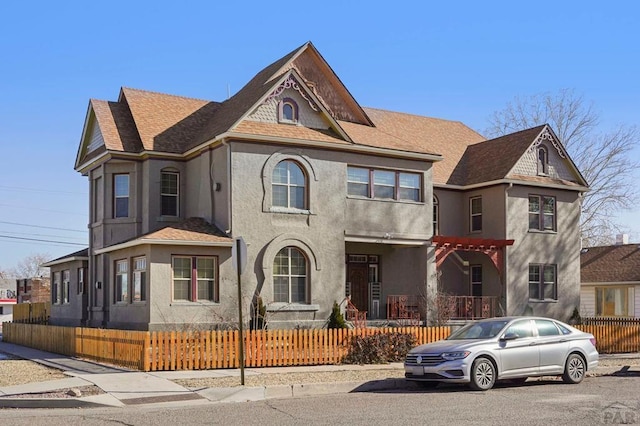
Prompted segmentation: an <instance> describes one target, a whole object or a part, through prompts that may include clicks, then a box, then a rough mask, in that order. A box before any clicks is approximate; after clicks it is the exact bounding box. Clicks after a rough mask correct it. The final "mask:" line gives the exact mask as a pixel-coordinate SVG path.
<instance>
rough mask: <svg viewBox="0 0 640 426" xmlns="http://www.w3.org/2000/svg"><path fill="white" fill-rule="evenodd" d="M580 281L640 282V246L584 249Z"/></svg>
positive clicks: (581, 255) (624, 245)
mask: <svg viewBox="0 0 640 426" xmlns="http://www.w3.org/2000/svg"><path fill="white" fill-rule="evenodd" d="M580 281H581V282H583V283H621V282H640V244H623V245H615V246H603V247H590V248H588V249H583V250H582V252H581V254H580Z"/></svg>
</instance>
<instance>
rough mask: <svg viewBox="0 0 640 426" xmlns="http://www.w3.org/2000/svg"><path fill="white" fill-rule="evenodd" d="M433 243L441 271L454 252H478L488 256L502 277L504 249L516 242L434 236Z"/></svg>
mask: <svg viewBox="0 0 640 426" xmlns="http://www.w3.org/2000/svg"><path fill="white" fill-rule="evenodd" d="M432 241H433V244H435V245H436V268H438V269H439V268H440V266H442V263H443V262H444V260H445V259H446V258H447V256H449V255H450V254H451V253H453V252H454V251H476V252H480V253H484V254H486V255H487V256H488V257H489V259H491V261H492V262H493V264H494V265H495V267H496V269H497V270H498V273H499V274H500V276H502V269H503V268H504V264H503V259H504V248H505V247H506V246H511V245H513V241H514V240H493V239H487V238H467V237H447V236H443V235H434V237H433V239H432Z"/></svg>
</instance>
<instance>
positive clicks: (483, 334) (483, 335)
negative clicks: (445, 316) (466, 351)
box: [447, 320, 508, 340]
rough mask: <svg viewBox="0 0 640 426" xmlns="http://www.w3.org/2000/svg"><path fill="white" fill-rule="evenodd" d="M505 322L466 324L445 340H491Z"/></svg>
mask: <svg viewBox="0 0 640 426" xmlns="http://www.w3.org/2000/svg"><path fill="white" fill-rule="evenodd" d="M507 322H508V321H507V320H501V321H484V322H476V323H471V324H467V325H465V326H464V327H462V328H461V329H459V330H456V331H454V332H453V333H452V334H451V336H449V337H448V338H447V340H464V339H491V338H493V337H496V336H497V335H498V333H500V330H502V329H503V328H504V326H505V325H507Z"/></svg>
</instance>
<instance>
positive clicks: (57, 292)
mask: <svg viewBox="0 0 640 426" xmlns="http://www.w3.org/2000/svg"><path fill="white" fill-rule="evenodd" d="M60 277H61V272H60V271H56V272H54V273H53V283H52V285H51V298H52V301H53V303H54V304H55V305H59V304H60V302H61V301H62V294H61V293H62V288H61V286H60V284H61V281H60Z"/></svg>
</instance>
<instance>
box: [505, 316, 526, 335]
mask: <svg viewBox="0 0 640 426" xmlns="http://www.w3.org/2000/svg"><path fill="white" fill-rule="evenodd" d="M509 333H514V334H516V335H517V336H518V337H519V338H523V337H533V329H532V328H531V321H529V320H522V321H516V322H514V323H513V324H511V325H510V326H509V328H507V331H506V332H505V334H509Z"/></svg>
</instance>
